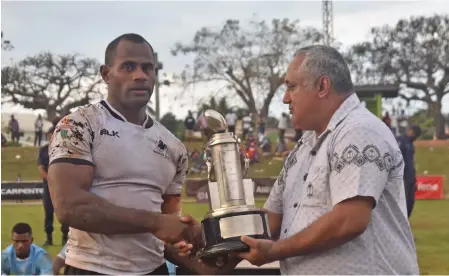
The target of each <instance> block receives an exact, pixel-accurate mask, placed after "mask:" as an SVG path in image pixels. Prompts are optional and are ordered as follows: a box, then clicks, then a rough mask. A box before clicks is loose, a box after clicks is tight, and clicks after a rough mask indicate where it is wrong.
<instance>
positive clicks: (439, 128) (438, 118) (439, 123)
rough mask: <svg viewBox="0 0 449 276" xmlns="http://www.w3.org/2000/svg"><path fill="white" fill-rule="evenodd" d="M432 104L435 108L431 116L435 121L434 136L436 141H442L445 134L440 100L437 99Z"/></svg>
mask: <svg viewBox="0 0 449 276" xmlns="http://www.w3.org/2000/svg"><path fill="white" fill-rule="evenodd" d="M434 104H435V108H434V110H433V116H434V119H435V136H436V138H437V139H438V140H442V139H445V138H446V134H445V133H444V128H445V120H444V117H443V115H442V114H441V99H437V101H436V102H435V103H434Z"/></svg>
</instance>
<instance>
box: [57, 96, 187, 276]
mask: <svg viewBox="0 0 449 276" xmlns="http://www.w3.org/2000/svg"><path fill="white" fill-rule="evenodd" d="M49 154H50V166H51V165H52V164H54V163H58V162H69V163H73V164H85V165H91V166H94V176H93V181H92V187H91V188H90V192H91V193H93V194H95V195H97V196H99V197H102V198H103V199H105V200H108V201H109V202H111V203H113V204H115V205H118V206H122V207H127V208H135V209H140V210H145V211H151V212H161V205H162V203H163V200H162V195H179V194H180V193H181V187H182V183H183V182H184V179H185V176H186V172H187V166H188V165H187V164H188V161H187V150H186V148H185V147H184V145H183V144H182V142H181V141H180V140H179V139H177V138H176V137H175V136H174V135H173V134H171V133H170V132H169V131H168V130H167V129H166V128H165V127H164V126H162V125H161V124H160V123H159V122H157V121H154V124H151V120H149V119H148V118H147V121H146V122H145V123H144V124H143V125H141V126H139V125H135V124H132V123H129V122H128V121H127V120H126V118H125V117H124V116H122V115H121V114H120V113H119V112H118V111H117V110H115V109H114V108H113V107H112V106H111V105H110V104H109V103H108V102H106V101H101V102H100V103H97V104H94V105H89V106H87V107H83V108H79V109H78V110H77V111H75V112H73V113H72V114H70V115H68V116H66V117H65V118H63V119H62V120H61V121H60V122H59V124H58V125H57V127H56V130H55V133H54V135H53V137H52V139H51V142H50V147H49ZM163 251H164V245H163V243H162V241H161V240H159V239H158V238H156V236H154V235H153V234H151V233H139V234H120V235H119V234H117V235H105V234H97V233H88V232H85V231H81V230H78V229H74V228H71V229H70V233H69V240H68V241H67V249H66V251H65V253H66V264H68V265H70V266H73V267H76V268H80V269H85V270H89V271H94V272H98V273H101V274H126V273H132V274H146V273H150V272H152V271H153V270H154V269H156V268H158V267H159V266H161V265H162V264H163V263H164V262H165V259H164V254H163Z"/></svg>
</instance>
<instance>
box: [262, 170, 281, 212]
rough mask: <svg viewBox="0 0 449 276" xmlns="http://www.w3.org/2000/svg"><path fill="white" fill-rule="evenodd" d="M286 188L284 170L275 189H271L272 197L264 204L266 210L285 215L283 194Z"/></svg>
mask: <svg viewBox="0 0 449 276" xmlns="http://www.w3.org/2000/svg"><path fill="white" fill-rule="evenodd" d="M284 188H285V175H284V168H283V169H282V171H281V173H280V174H279V176H278V179H277V180H276V181H275V182H274V185H273V188H271V191H270V195H269V196H268V199H267V201H266V202H265V204H264V208H265V209H267V210H268V211H270V212H273V213H276V214H282V213H283V203H282V202H283V194H284Z"/></svg>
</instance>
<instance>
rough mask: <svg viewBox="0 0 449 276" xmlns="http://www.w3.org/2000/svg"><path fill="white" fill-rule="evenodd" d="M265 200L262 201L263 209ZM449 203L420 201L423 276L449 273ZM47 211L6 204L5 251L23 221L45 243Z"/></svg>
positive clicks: (196, 211)
mask: <svg viewBox="0 0 449 276" xmlns="http://www.w3.org/2000/svg"><path fill="white" fill-rule="evenodd" d="M262 204H263V201H258V202H257V205H259V206H261V205H262ZM448 210H449V200H439V201H418V202H417V203H416V207H415V211H414V213H413V215H412V219H411V224H412V229H413V234H414V235H415V240H416V246H417V251H418V261H419V266H420V272H421V274H423V275H432V274H433V275H442V274H449V262H448V260H449V216H448ZM183 212H184V214H191V215H193V216H194V217H195V218H196V219H197V220H201V219H202V218H203V217H204V214H205V213H206V212H207V205H206V204H197V203H184V204H183ZM43 218H44V212H43V207H42V206H41V205H22V204H18V205H2V248H5V247H6V246H7V245H9V242H10V231H11V228H12V226H13V225H14V224H15V223H17V222H21V221H25V222H28V223H29V224H30V225H31V227H32V228H33V231H34V237H35V243H36V244H38V245H42V244H43V243H44V241H45V233H44V220H43ZM59 227H60V226H59V223H57V222H55V232H54V242H55V245H54V246H50V247H48V248H47V250H48V251H49V252H50V254H51V255H52V256H56V254H57V253H58V252H59V250H60V249H61V244H60V243H61V234H60V231H59Z"/></svg>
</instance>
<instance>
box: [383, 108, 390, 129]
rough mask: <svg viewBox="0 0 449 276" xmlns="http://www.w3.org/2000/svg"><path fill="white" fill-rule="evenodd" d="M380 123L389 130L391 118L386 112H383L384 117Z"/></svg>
mask: <svg viewBox="0 0 449 276" xmlns="http://www.w3.org/2000/svg"><path fill="white" fill-rule="evenodd" d="M382 122H384V123H385V124H386V125H387V126H388V127H389V128H391V118H390V114H389V113H388V111H387V112H385V115H384V117H383V118H382Z"/></svg>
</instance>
